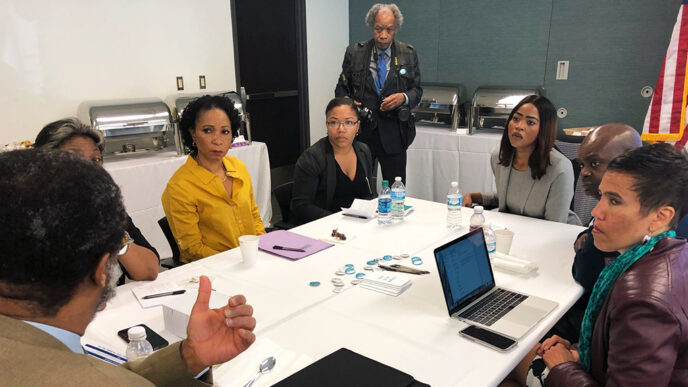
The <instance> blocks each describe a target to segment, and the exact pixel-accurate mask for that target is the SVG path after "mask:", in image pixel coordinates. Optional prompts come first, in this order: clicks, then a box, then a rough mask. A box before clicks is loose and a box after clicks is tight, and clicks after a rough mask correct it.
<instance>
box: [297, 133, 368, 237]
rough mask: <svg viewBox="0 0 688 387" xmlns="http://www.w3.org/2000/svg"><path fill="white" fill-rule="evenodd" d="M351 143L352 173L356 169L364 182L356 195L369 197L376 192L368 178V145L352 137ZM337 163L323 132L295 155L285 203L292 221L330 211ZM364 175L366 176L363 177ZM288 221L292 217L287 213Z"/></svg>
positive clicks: (335, 181) (336, 187)
mask: <svg viewBox="0 0 688 387" xmlns="http://www.w3.org/2000/svg"><path fill="white" fill-rule="evenodd" d="M352 146H353V147H354V152H356V160H357V161H356V174H358V171H359V169H360V171H361V173H362V174H363V176H364V181H365V183H366V186H365V188H366V189H365V195H363V196H362V197H360V196H359V198H361V199H372V198H374V197H375V196H376V195H375V191H374V188H373V185H372V183H371V182H370V181H371V180H372V178H373V176H372V174H371V172H372V165H373V158H372V156H371V155H370V149H369V148H368V146H367V145H366V144H364V143H362V142H360V141H354V143H353V144H352ZM338 165H339V164H337V160H335V158H334V150H333V149H332V144H330V141H329V139H328V137H327V136H325V137H323V138H321V139H320V140H318V141H317V142H316V143H315V144H313V145H311V146H310V147H309V148H308V149H306V150H305V151H304V152H303V153H302V154H301V156H299V159H298V160H297V161H296V166H295V167H294V186H293V189H292V198H291V204H290V206H289V207H290V211H291V214H292V215H294V222H295V223H298V224H301V223H306V222H310V221H313V220H316V219H320V218H322V217H324V216H327V215H330V214H331V213H332V210H331V209H333V208H335V207H336V206H335V205H334V204H333V202H334V197H335V193H336V192H338V191H339V183H338V181H337V168H339V167H338ZM366 176H367V177H368V179H367V180H365V177H366ZM347 179H348V178H347ZM351 201H353V198H351V199H350V201H349V204H351ZM347 207H348V206H347ZM337 211H340V208H339V207H336V211H335V212H337ZM289 221H290V222H291V221H292V218H291V217H290V218H289Z"/></svg>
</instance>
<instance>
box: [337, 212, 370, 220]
mask: <svg viewBox="0 0 688 387" xmlns="http://www.w3.org/2000/svg"><path fill="white" fill-rule="evenodd" d="M342 215H344V216H350V217H352V218H358V219H368V218H366V217H365V216H362V215H354V214H347V213H346V212H342Z"/></svg>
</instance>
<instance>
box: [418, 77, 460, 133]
mask: <svg viewBox="0 0 688 387" xmlns="http://www.w3.org/2000/svg"><path fill="white" fill-rule="evenodd" d="M461 90H462V86H461V85H448V84H444V85H442V84H434V85H428V84H423V97H422V98H421V100H420V103H419V104H418V106H416V107H415V108H413V113H414V114H415V116H416V123H418V124H424V125H431V126H439V127H446V128H451V129H453V130H456V128H458V127H459V120H460V119H461V114H460V110H459V106H460V104H461Z"/></svg>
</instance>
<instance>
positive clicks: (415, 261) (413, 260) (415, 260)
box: [411, 257, 423, 265]
mask: <svg viewBox="0 0 688 387" xmlns="http://www.w3.org/2000/svg"><path fill="white" fill-rule="evenodd" d="M411 263H412V264H414V265H422V264H423V260H422V259H421V258H420V257H413V258H411Z"/></svg>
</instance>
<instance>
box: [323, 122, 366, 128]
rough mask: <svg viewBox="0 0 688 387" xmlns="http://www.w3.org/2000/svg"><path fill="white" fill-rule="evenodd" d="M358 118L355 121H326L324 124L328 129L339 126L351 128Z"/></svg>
mask: <svg viewBox="0 0 688 387" xmlns="http://www.w3.org/2000/svg"><path fill="white" fill-rule="evenodd" d="M358 121H360V120H356V121H344V122H339V121H327V122H325V124H326V125H327V128H328V129H339V127H340V126H344V128H346V129H353V128H354V127H355V126H356V124H357V123H358Z"/></svg>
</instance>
